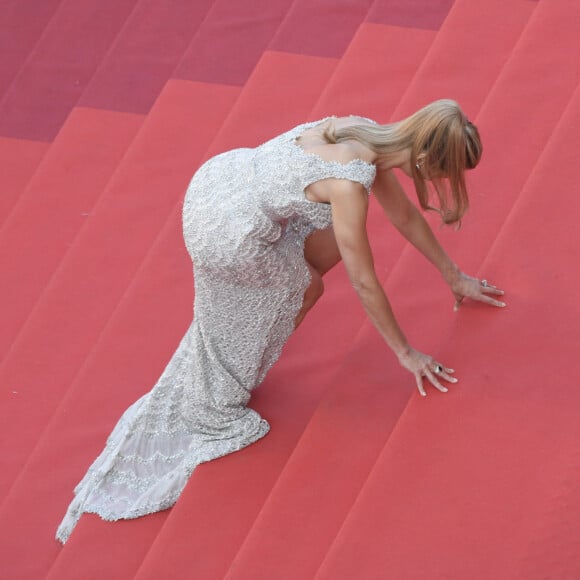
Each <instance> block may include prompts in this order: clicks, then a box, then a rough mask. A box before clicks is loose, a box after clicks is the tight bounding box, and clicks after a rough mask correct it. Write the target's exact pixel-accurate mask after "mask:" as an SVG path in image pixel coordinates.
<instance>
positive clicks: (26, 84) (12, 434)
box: [0, 0, 580, 580]
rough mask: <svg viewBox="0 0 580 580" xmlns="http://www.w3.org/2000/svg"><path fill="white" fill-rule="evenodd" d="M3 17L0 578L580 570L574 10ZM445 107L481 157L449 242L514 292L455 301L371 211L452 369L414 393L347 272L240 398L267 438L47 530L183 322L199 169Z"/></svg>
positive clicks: (175, 10)
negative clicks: (501, 305)
mask: <svg viewBox="0 0 580 580" xmlns="http://www.w3.org/2000/svg"><path fill="white" fill-rule="evenodd" d="M5 15H6V17H5V18H4V19H3V21H2V22H1V23H0V28H1V32H0V38H1V39H2V48H3V51H2V53H3V61H4V62H3V65H2V67H0V69H1V70H0V153H1V155H0V167H1V169H0V170H1V171H2V175H3V183H4V188H5V191H3V194H2V196H0V262H1V263H2V266H3V267H2V272H3V279H2V282H3V283H2V285H1V286H0V299H1V300H2V304H3V306H4V307H3V308H2V315H1V318H0V435H1V438H2V441H3V452H2V454H1V455H0V458H1V459H0V473H1V474H2V476H1V478H0V490H1V491H2V495H1V497H2V500H0V529H2V530H3V534H2V542H1V543H0V546H1V548H0V580H4V579H6V580H20V579H22V580H39V579H42V578H50V579H51V580H68V579H70V580H73V579H74V580H78V579H79V578H82V579H83V580H84V579H91V578H95V579H97V578H98V579H101V578H108V579H109V580H115V579H119V580H121V579H123V580H125V579H129V578H135V579H139V580H145V579H147V580H153V579H159V578H168V579H191V578H195V579H202V580H205V579H208V580H213V579H220V578H228V579H252V580H256V579H268V580H271V579H276V580H280V579H296V580H304V579H309V578H317V579H318V578H320V579H322V578H324V579H332V580H337V579H349V580H350V579H352V578H356V579H361V580H367V579H368V580H375V579H383V578H384V579H389V580H391V579H392V580H406V579H410V580H415V579H417V578H430V579H433V580H465V579H469V580H479V579H481V580H488V579H489V578H494V579H500V580H503V579H505V580H520V579H521V580H524V579H525V580H541V579H542V580H543V579H549V580H576V579H577V578H580V556H579V552H578V549H577V538H578V535H579V532H580V529H579V527H580V524H579V523H578V521H579V520H578V514H580V502H579V501H578V499H577V489H578V484H580V453H579V452H578V450H577V441H578V440H579V435H580V432H579V427H578V425H580V421H579V420H578V411H577V409H578V402H579V401H578V394H577V389H576V387H575V377H576V374H577V373H576V372H575V371H577V370H578V369H577V367H578V364H577V363H576V362H575V361H576V359H577V357H576V352H575V351H576V350H577V345H578V344H580V336H579V334H580V333H579V331H578V328H579V327H578V324H577V322H576V320H577V319H578V314H579V308H578V306H577V304H576V294H577V292H576V290H575V289H576V287H577V285H578V282H579V281H580V280H579V275H578V274H577V268H575V267H574V263H575V260H574V256H575V255H577V254H578V251H579V249H580V248H579V243H578V236H576V235H575V227H576V223H575V222H576V216H577V214H578V209H579V207H580V202H579V201H578V195H577V193H576V189H577V188H576V187H575V181H576V163H575V159H574V157H575V155H576V151H577V150H578V145H579V143H578V140H579V138H578V135H579V134H580V133H579V131H580V127H579V126H578V124H579V121H578V119H579V118H580V116H579V115H580V93H579V91H580V89H578V84H579V82H580V69H578V67H577V66H575V64H574V63H576V62H578V60H579V57H580V44H578V41H577V30H576V28H577V25H576V23H577V22H578V18H579V17H580V8H579V7H578V6H577V5H576V3H574V2H572V0H539V1H537V2H534V1H531V0H509V1H507V2H506V1H505V0H490V1H488V2H485V3H476V2H472V1H470V0H455V2H453V1H452V0H413V1H409V0H374V1H373V0H353V1H350V2H328V1H326V0H315V1H312V0H308V1H307V0H295V1H291V0H274V1H271V0H268V1H266V0H252V1H251V2H234V1H233V0H213V1H211V0H203V1H199V2H187V1H185V0H163V1H160V2H153V1H151V0H130V1H127V0H123V1H120V2H109V1H101V2H94V1H93V0H80V1H76V2H72V1H70V0H62V1H61V2H54V1H50V2H48V1H47V2H29V3H22V2H15V1H12V0H11V1H9V2H8V3H7V6H6V10H5ZM440 97H452V98H455V99H457V100H458V101H459V102H460V103H461V104H462V105H463V107H464V108H465V110H466V112H467V113H468V115H469V116H470V117H471V118H473V119H474V121H475V122H476V123H477V125H478V126H479V127H480V130H481V133H482V137H483V140H484V149H485V152H484V158H483V162H482V163H481V165H480V167H478V168H477V169H476V170H475V171H474V172H473V174H470V176H469V181H470V188H471V191H472V208H471V210H470V213H469V214H468V216H467V217H466V219H465V221H464V224H463V227H462V229H461V231H459V232H456V231H451V230H443V229H440V228H439V227H438V226H437V224H434V225H435V231H436V233H437V235H438V236H439V237H440V238H441V239H442V240H443V242H444V244H445V246H446V247H447V248H448V249H449V252H450V254H451V255H452V256H453V257H454V258H455V259H456V260H457V261H458V263H459V264H460V265H461V266H462V267H463V268H465V269H466V270H467V271H469V272H472V273H474V274H477V275H480V276H482V277H484V276H485V277H487V278H488V279H490V280H492V281H494V282H497V283H498V285H500V286H502V287H505V289H506V290H507V292H508V293H507V296H506V298H507V302H508V308H506V309H505V310H502V311H493V310H489V309H486V308H485V307H480V306H475V305H473V304H469V303H466V304H465V306H464V307H462V309H461V310H460V311H459V312H458V313H454V312H453V309H452V305H453V299H452V296H451V295H450V294H449V291H448V290H447V289H446V288H445V286H444V284H443V283H442V282H441V280H440V279H439V275H438V274H437V273H436V272H434V271H433V269H432V268H431V267H430V266H429V265H428V264H426V262H425V260H424V259H423V258H422V257H421V256H419V255H418V254H417V253H416V252H415V250H414V249H412V248H409V247H407V246H406V245H405V244H404V243H403V241H402V240H401V238H400V236H399V235H398V234H397V233H396V232H394V231H393V229H392V228H390V227H389V225H388V222H387V221H386V220H385V218H384V217H383V216H382V215H381V212H380V210H379V209H378V208H377V207H376V206H374V205H373V206H372V211H371V213H370V215H369V221H368V227H369V233H370V237H371V240H372V242H373V248H374V252H375V258H376V265H377V270H378V271H379V272H380V275H381V279H382V280H383V282H384V285H385V288H386V290H387V292H388V294H389V297H390V298H391V300H392V302H393V304H394V308H395V310H396V313H397V315H398V318H399V320H400V322H401V324H402V326H403V328H404V329H405V330H406V332H407V334H408V335H409V338H410V340H411V341H412V343H413V344H415V345H416V346H417V347H418V348H420V349H421V350H425V351H427V352H430V353H432V354H433V355H435V356H437V357H439V358H440V359H441V360H443V361H444V362H446V363H447V364H449V365H451V366H453V367H455V368H456V369H457V375H458V377H459V378H460V382H459V384H458V385H457V386H456V387H453V388H452V389H451V390H450V392H449V393H448V394H446V395H440V394H438V393H435V391H432V392H430V396H429V397H427V399H423V398H420V397H418V396H417V395H416V394H415V390H414V385H413V379H412V377H410V375H409V374H408V373H406V372H405V371H403V370H402V369H401V368H400V367H399V366H398V364H397V363H396V360H395V358H394V357H393V356H392V355H391V354H390V352H389V351H388V349H387V347H386V346H385V345H384V344H383V343H382V341H381V339H380V337H379V336H378V334H377V333H376V331H375V330H374V329H373V328H372V326H371V325H370V323H369V322H368V321H367V320H366V317H365V316H364V313H363V311H362V308H361V307H360V305H359V303H358V301H357V299H356V295H355V293H354V292H353V291H352V289H351V288H350V285H349V283H348V281H347V279H346V276H345V273H344V270H343V268H342V267H341V266H339V267H337V268H336V269H335V270H333V271H332V272H331V273H329V275H328V276H327V278H326V288H327V291H326V294H325V296H324V298H323V299H322V301H321V302H320V303H319V304H318V305H317V306H316V308H315V309H314V310H313V311H312V313H311V314H309V316H308V317H307V319H306V321H305V323H304V325H303V326H302V327H301V328H300V330H299V331H298V332H296V333H295V335H293V336H292V338H291V340H290V341H289V343H288V345H287V346H286V348H285V350H284V353H283V356H282V358H281V359H280V361H279V362H278V363H277V365H276V366H275V367H274V369H273V370H272V371H271V373H270V375H269V376H268V378H267V380H266V381H265V383H264V385H263V386H262V387H261V388H260V389H259V390H258V391H257V392H256V393H255V396H254V398H253V400H252V403H251V406H252V407H254V408H255V409H257V410H258V411H259V412H260V413H261V414H263V415H264V416H265V417H266V418H267V419H268V420H269V422H270V423H271V425H272V431H271V432H270V434H269V435H268V436H267V437H266V438H265V439H264V440H262V441H260V442H259V443H257V444H256V445H253V446H251V447H249V448H247V449H245V450H243V451H241V452H239V453H236V454H233V455H230V456H228V457H225V458H222V459H219V460H217V461H214V462H212V463H209V464H205V465H202V466H201V467H199V468H198V469H197V470H196V471H195V472H194V474H193V476H192V477H191V480H190V482H189V483H188V485H187V487H186V489H185V491H184V493H183V495H182V497H181V498H180V500H179V502H178V504H177V505H176V506H175V507H174V508H173V509H172V510H169V511H166V512H163V513H159V514H154V515H152V516H147V517H145V518H141V519H138V520H133V521H126V522H116V523H106V522H103V521H101V520H100V519H99V518H97V517H95V516H87V515H85V516H83V518H82V519H81V522H80V524H79V526H78V528H77V529H76V530H75V532H74V534H73V535H72V537H71V539H70V541H69V542H68V543H67V544H66V546H64V547H62V546H60V545H59V544H58V543H57V542H56V541H55V540H54V532H55V529H56V526H57V524H58V522H59V521H60V519H61V517H62V515H63V513H64V510H65V509H66V506H67V504H68V502H69V501H70V499H71V497H72V488H73V487H74V485H75V484H76V482H77V481H78V480H79V479H80V477H81V476H82V475H83V473H84V471H85V470H86V468H87V467H88V465H89V464H90V463H91V462H92V460H93V459H94V457H95V456H96V454H97V453H98V452H99V451H100V449H101V448H102V445H103V443H104V440H105V438H106V436H107V435H108V433H109V431H110V429H111V428H112V426H113V425H114V424H115V422H116V420H117V419H118V417H119V415H120V414H121V413H122V411H123V410H124V409H125V408H126V407H127V406H128V405H129V404H130V403H131V402H133V401H134V400H135V399H136V398H137V397H139V396H140V395H141V394H143V393H144V392H146V391H147V390H149V388H150V387H151V386H152V385H153V384H154V382H155V381H156V379H157V377H158V375H159V373H160V372H161V370H162V369H163V367H164V365H165V363H166V361H167V360H168V358H169V357H170V355H171V353H172V352H173V350H174V348H175V346H176V345H177V342H178V341H179V339H180V337H181V335H182V333H183V331H184V330H185V328H186V327H187V325H188V324H189V322H190V318H191V311H192V309H191V304H192V298H193V291H192V284H191V281H192V280H191V266H190V262H189V258H188V256H187V254H186V252H185V250H184V248H183V245H182V241H181V229H180V223H179V219H180V204H181V199H182V196H183V193H184V191H185V187H186V185H187V183H188V180H189V179H190V177H191V175H192V173H193V172H194V171H195V169H196V168H197V167H198V166H199V165H200V163H201V162H202V161H203V160H204V159H206V158H208V157H209V156H211V155H213V154H215V153H218V152H221V151H224V150H226V149H228V148H232V147H237V146H253V145H256V144H258V143H260V142H262V141H263V140H265V139H267V138H269V137H270V136H273V135H275V134H276V133H278V132H281V131H283V130H285V129H287V128H290V127H291V126H293V125H295V124H298V123H300V122H302V121H304V120H308V119H317V118H320V117H323V116H326V115H328V114H337V115H341V114H351V113H356V114H361V115H365V116H370V117H373V118H375V119H377V120H379V121H383V122H387V121H388V120H390V119H398V118H400V117H402V116H404V115H406V114H408V113H409V112H411V111H413V110H415V109H416V108H417V107H418V106H421V105H423V104H425V103H427V102H429V101H430V100H433V99H436V98H440ZM407 186H408V183H407V182H405V187H407ZM409 192H411V190H410V189H409Z"/></svg>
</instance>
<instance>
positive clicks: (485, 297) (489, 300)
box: [474, 293, 505, 308]
mask: <svg viewBox="0 0 580 580" xmlns="http://www.w3.org/2000/svg"><path fill="white" fill-rule="evenodd" d="M474 299H475V300H479V302H484V303H485V304H489V305H490V306H497V307H498V308H503V307H504V306H505V302H501V301H500V300H495V298H492V297H491V296H488V295H487V294H483V293H482V294H480V295H479V296H475V297H474Z"/></svg>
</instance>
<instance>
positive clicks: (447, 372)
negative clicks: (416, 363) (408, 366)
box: [415, 363, 457, 397]
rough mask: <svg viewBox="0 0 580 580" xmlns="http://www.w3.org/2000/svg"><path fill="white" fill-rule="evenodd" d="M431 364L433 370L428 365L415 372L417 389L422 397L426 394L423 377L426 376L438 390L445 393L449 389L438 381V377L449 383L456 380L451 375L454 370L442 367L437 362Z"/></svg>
mask: <svg viewBox="0 0 580 580" xmlns="http://www.w3.org/2000/svg"><path fill="white" fill-rule="evenodd" d="M432 366H433V370H432V369H431V368H429V367H425V368H424V369H423V370H422V371H421V372H418V373H415V380H416V382H417V389H418V390H419V394H420V395H421V396H422V397H426V396H427V393H426V391H425V386H424V384H423V378H426V379H427V380H428V381H429V382H430V383H431V384H432V385H433V386H434V387H435V388H436V389H437V390H438V391H441V392H442V393H447V392H448V391H449V389H448V388H447V387H445V386H443V385H442V384H441V383H440V382H439V380H438V379H439V378H441V379H443V380H445V381H448V382H449V383H456V382H457V379H456V378H455V377H452V376H451V374H452V373H454V372H455V371H454V370H453V369H450V368H448V367H444V366H442V365H440V364H438V363H433V364H432Z"/></svg>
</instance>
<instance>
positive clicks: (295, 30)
mask: <svg viewBox="0 0 580 580" xmlns="http://www.w3.org/2000/svg"><path fill="white" fill-rule="evenodd" d="M372 4H373V0H359V1H358V2H348V3H347V2H343V3H336V4H335V5H333V6H332V9H329V8H330V7H329V4H328V2H325V1H324V0H298V1H296V2H294V3H293V4H292V8H291V9H290V10H289V12H288V15H287V16H286V18H285V20H284V22H283V23H282V26H280V28H279V29H278V32H277V33H276V36H275V37H274V39H273V40H272V43H271V44H270V50H278V51H281V52H293V53H296V54H304V55H309V56H322V57H329V58H341V57H342V56H343V55H344V52H345V50H346V49H347V47H348V46H349V44H350V42H351V41H352V38H353V36H354V34H355V33H356V31H357V28H358V27H359V25H360V23H361V22H362V21H363V20H364V19H365V17H366V15H367V13H368V11H369V8H370V7H371V5H372ZM321 31H323V32H324V33H323V34H321Z"/></svg>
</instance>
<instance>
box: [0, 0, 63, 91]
mask: <svg viewBox="0 0 580 580" xmlns="http://www.w3.org/2000/svg"><path fill="white" fill-rule="evenodd" d="M59 4H60V0H46V2H39V3H34V4H32V3H29V2H22V1H21V0H5V1H4V2H3V4H2V12H3V14H2V16H3V18H2V23H1V24H0V54H2V62H1V66H0V99H2V96H3V95H4V93H5V92H6V90H7V89H8V87H9V86H10V85H11V84H12V81H13V80H14V78H15V77H16V75H17V74H18V71H19V70H20V67H22V65H23V64H24V62H25V61H26V58H27V57H28V55H29V53H30V52H31V50H32V49H33V48H34V46H35V44H36V43H37V41H38V39H39V38H40V36H41V35H42V33H43V32H44V29H45V28H46V26H47V25H48V23H49V22H50V19H51V18H52V16H53V15H54V13H55V11H56V10H57V9H58V6H59Z"/></svg>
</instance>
